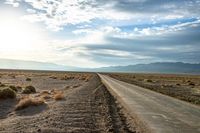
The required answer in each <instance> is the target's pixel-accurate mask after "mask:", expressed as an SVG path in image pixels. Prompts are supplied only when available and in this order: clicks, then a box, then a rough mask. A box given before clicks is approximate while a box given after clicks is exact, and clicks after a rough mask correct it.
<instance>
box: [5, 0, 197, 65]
mask: <svg viewBox="0 0 200 133" xmlns="http://www.w3.org/2000/svg"><path fill="white" fill-rule="evenodd" d="M5 3H6V4H10V5H12V6H14V7H19V8H22V9H23V8H25V9H24V11H25V12H26V13H25V14H26V15H24V16H22V17H21V18H22V20H26V21H27V20H28V21H30V22H32V23H42V24H44V25H45V27H46V28H47V29H48V30H49V32H50V33H51V34H52V38H49V40H48V42H46V43H47V44H44V47H43V48H44V49H45V51H46V52H44V53H42V50H41V51H40V54H38V55H35V56H33V55H31V56H32V57H34V58H35V60H44V59H45V60H48V61H51V62H55V63H59V64H63V65H74V66H83V67H91V66H93V67H100V66H109V65H121V64H123V65H128V64H136V63H148V62H155V61H188V62H199V57H200V54H199V53H198V52H199V51H200V47H199V42H200V39H199V35H200V15H199V12H200V1H199V0H190V1H189V0H176V1H175V0H165V1H163V0H6V2H5ZM52 31H57V32H55V33H54V32H53V33H52ZM60 38H62V39H60ZM63 38H64V39H63ZM26 54H28V53H26ZM26 57H27V58H28V56H26Z"/></svg>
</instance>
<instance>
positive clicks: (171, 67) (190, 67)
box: [0, 59, 200, 74]
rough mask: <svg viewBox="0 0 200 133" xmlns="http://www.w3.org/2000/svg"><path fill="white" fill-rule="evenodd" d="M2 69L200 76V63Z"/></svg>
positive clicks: (7, 65)
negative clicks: (187, 74) (188, 74)
mask: <svg viewBox="0 0 200 133" xmlns="http://www.w3.org/2000/svg"><path fill="white" fill-rule="evenodd" d="M0 69H27V70H58V71H88V72H133V73H134V72H144V73H190V74H200V63H199V64H190V63H182V62H157V63H150V64H137V65H128V66H111V67H101V68H78V67H70V66H62V65H57V64H54V63H48V62H36V61H22V60H11V59H0Z"/></svg>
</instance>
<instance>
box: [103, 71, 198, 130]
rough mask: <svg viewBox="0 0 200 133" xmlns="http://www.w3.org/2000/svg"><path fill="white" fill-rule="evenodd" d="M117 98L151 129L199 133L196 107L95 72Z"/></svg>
mask: <svg viewBox="0 0 200 133" xmlns="http://www.w3.org/2000/svg"><path fill="white" fill-rule="evenodd" d="M99 76H100V78H101V80H102V82H103V83H104V84H105V86H106V87H107V88H108V89H109V91H111V93H112V94H113V95H114V96H115V97H117V99H118V100H119V102H121V103H122V105H123V106H125V108H126V109H127V110H128V111H129V112H130V114H131V115H133V117H134V115H135V116H137V117H138V118H139V119H140V121H142V122H143V123H145V125H146V127H148V128H150V131H151V132H155V133H200V107H199V106H195V105H192V104H190V103H186V102H183V101H180V100H177V99H175V98H172V97H169V96H166V95H162V94H160V93H156V92H153V91H151V90H147V89H144V88H141V87H138V86H135V85H133V84H128V83H125V82H122V81H119V80H116V79H113V78H111V77H108V76H106V75H102V74H99Z"/></svg>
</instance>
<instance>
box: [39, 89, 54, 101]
mask: <svg viewBox="0 0 200 133" xmlns="http://www.w3.org/2000/svg"><path fill="white" fill-rule="evenodd" d="M50 94H51V93H50V92H49V91H47V90H44V91H42V92H41V93H40V97H41V98H43V99H51V98H52V97H51V95H50Z"/></svg>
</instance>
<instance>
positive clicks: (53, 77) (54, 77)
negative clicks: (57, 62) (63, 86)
mask: <svg viewBox="0 0 200 133" xmlns="http://www.w3.org/2000/svg"><path fill="white" fill-rule="evenodd" d="M49 78H52V79H57V77H56V76H51V77H49Z"/></svg>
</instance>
